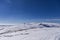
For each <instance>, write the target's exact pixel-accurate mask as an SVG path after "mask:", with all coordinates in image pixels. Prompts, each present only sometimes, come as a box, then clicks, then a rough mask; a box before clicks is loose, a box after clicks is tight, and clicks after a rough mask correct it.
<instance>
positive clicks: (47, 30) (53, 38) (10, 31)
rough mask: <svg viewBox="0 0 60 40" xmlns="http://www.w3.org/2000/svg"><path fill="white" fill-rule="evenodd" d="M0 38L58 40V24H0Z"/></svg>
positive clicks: (3, 39)
mask: <svg viewBox="0 0 60 40" xmlns="http://www.w3.org/2000/svg"><path fill="white" fill-rule="evenodd" d="M0 40H60V24H57V23H26V24H20V25H11V26H10V25H0Z"/></svg>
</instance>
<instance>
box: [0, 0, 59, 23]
mask: <svg viewBox="0 0 60 40" xmlns="http://www.w3.org/2000/svg"><path fill="white" fill-rule="evenodd" d="M59 18H60V1H59V0H0V23H20V22H26V21H28V20H29V21H30V20H31V21H38V20H40V19H59Z"/></svg>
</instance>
